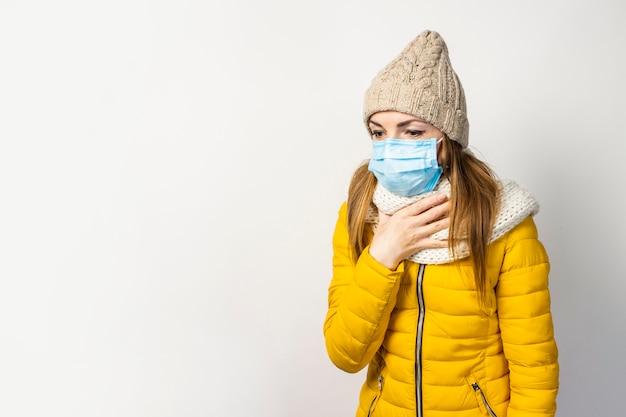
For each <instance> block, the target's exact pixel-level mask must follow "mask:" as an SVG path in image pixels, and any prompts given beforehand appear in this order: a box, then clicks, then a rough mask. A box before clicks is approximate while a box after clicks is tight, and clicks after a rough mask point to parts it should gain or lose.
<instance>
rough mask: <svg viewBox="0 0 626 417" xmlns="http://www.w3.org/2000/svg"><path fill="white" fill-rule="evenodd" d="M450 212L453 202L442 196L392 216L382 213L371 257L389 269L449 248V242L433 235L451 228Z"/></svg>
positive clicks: (422, 200) (439, 195) (430, 198)
mask: <svg viewBox="0 0 626 417" xmlns="http://www.w3.org/2000/svg"><path fill="white" fill-rule="evenodd" d="M449 211H450V202H449V201H447V197H446V196H445V194H441V193H438V194H433V195H431V196H428V197H425V198H422V199H421V200H418V201H416V202H415V203H413V204H410V205H408V206H406V207H404V208H402V209H400V210H398V211H397V212H395V213H394V214H393V215H391V216H388V215H386V214H384V213H382V212H380V211H379V212H378V227H377V229H376V233H375V234H374V239H373V240H372V243H371V245H370V249H369V253H370V255H371V256H372V257H373V258H374V259H376V260H377V261H378V262H380V263H381V264H383V265H385V266H386V267H387V268H389V269H396V268H397V267H398V264H400V262H402V260H403V259H405V258H407V257H408V256H409V255H412V254H413V253H415V252H417V251H420V250H422V249H429V248H445V247H447V246H448V242H446V241H444V240H438V239H433V238H431V237H430V235H432V234H433V233H436V232H438V231H440V230H443V229H445V228H447V227H449V225H450V219H449V217H448V213H449Z"/></svg>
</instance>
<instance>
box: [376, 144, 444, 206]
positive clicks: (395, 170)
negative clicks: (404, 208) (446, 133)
mask: <svg viewBox="0 0 626 417" xmlns="http://www.w3.org/2000/svg"><path fill="white" fill-rule="evenodd" d="M440 140H441V139H440ZM372 143H373V146H374V149H373V151H372V158H371V159H370V163H369V170H370V171H371V172H372V173H374V175H375V176H376V179H378V182H380V183H381V185H382V186H383V187H385V188H386V189H387V190H389V191H391V192H394V193H396V194H400V195H403V196H405V197H410V196H414V195H418V194H423V193H426V192H429V191H432V190H434V189H435V186H436V185H437V181H439V177H441V173H442V172H443V170H442V169H441V167H440V166H439V164H438V163H437V143H439V141H438V140H437V139H435V138H433V139H426V140H411V139H384V140H379V141H374V142H372Z"/></svg>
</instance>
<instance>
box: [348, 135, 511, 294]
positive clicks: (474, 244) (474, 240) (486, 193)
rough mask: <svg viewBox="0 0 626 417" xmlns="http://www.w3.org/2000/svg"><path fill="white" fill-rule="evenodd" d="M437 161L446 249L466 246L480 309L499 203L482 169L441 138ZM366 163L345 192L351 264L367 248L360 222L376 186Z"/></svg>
mask: <svg viewBox="0 0 626 417" xmlns="http://www.w3.org/2000/svg"><path fill="white" fill-rule="evenodd" d="M438 159H439V164H440V165H441V167H442V168H443V175H444V176H445V177H446V178H447V179H448V181H449V182H450V188H451V192H450V229H449V240H448V248H449V250H450V251H451V252H452V254H453V255H454V254H456V248H457V245H458V244H459V242H460V241H465V242H466V244H467V246H468V249H469V252H470V256H472V260H473V266H474V280H475V282H476V291H477V295H478V300H479V302H480V303H481V304H484V301H485V295H486V292H487V245H488V244H489V241H490V239H491V233H492V231H493V225H494V222H495V218H496V214H497V212H498V202H499V188H498V183H497V180H496V176H495V174H494V172H493V171H492V170H491V168H490V167H489V166H488V165H487V164H486V163H484V162H483V161H481V160H480V159H478V158H477V157H476V156H474V155H473V154H472V153H470V152H469V151H468V150H466V149H463V147H462V146H461V145H460V144H458V143H457V142H455V141H453V140H450V139H448V138H447V137H445V138H444V140H443V141H442V142H441V148H440V151H439V156H438ZM368 163H369V161H365V162H364V163H363V164H361V165H360V166H359V167H358V168H357V169H356V171H355V172H354V175H353V176H352V180H351V181H350V186H349V188H348V237H349V244H350V249H351V252H352V256H353V258H354V260H355V262H356V259H358V257H359V256H360V255H361V253H362V252H363V250H364V249H365V247H366V246H367V244H368V243H369V242H367V241H366V235H365V227H366V224H365V217H366V215H367V211H368V209H369V207H370V205H371V202H372V197H373V195H374V189H375V188H376V183H377V181H376V177H375V176H374V174H372V173H371V172H369V170H368Z"/></svg>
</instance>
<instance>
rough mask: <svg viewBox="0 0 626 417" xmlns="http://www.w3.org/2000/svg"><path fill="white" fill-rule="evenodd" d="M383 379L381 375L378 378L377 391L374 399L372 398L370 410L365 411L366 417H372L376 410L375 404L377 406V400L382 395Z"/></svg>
mask: <svg viewBox="0 0 626 417" xmlns="http://www.w3.org/2000/svg"><path fill="white" fill-rule="evenodd" d="M384 381H385V378H384V377H383V376H382V375H381V376H379V377H378V391H377V392H376V395H374V398H372V402H371V403H370V408H369V410H368V411H367V417H372V416H373V415H374V410H375V409H376V404H378V400H379V399H380V395H381V394H382V393H383V382H384Z"/></svg>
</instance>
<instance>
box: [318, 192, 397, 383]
mask: <svg viewBox="0 0 626 417" xmlns="http://www.w3.org/2000/svg"><path fill="white" fill-rule="evenodd" d="M348 242H349V241H348V226H347V209H346V204H345V203H344V204H343V205H342V206H341V209H340V210H339V219H338V220H337V224H336V226H335V232H334V234H333V278H332V281H331V283H330V286H329V289H328V313H327V315H326V320H325V322H324V336H325V339H326V350H327V352H328V356H329V357H330V359H331V361H332V362H333V363H334V364H335V365H336V366H337V367H338V368H340V369H342V370H344V371H346V372H358V371H360V370H361V369H363V368H364V367H365V366H366V365H367V364H368V363H369V362H370V361H371V360H372V359H373V357H374V355H375V353H376V351H377V350H378V348H379V347H380V345H381V344H382V342H383V339H384V336H385V332H386V330H387V325H388V324H389V318H390V316H391V312H392V310H393V308H394V306H395V303H396V296H397V293H398V288H399V286H400V280H401V277H402V274H403V271H404V263H403V262H402V263H400V265H399V266H398V268H397V270H396V271H391V270H389V269H388V268H386V267H385V266H383V265H381V264H380V263H378V262H377V261H376V260H375V259H374V258H372V257H371V256H370V255H369V246H368V247H366V248H365V250H364V251H363V253H362V254H361V256H360V257H359V259H358V261H357V262H356V264H355V263H354V261H353V260H352V257H351V252H350V249H349V244H348Z"/></svg>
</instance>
